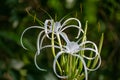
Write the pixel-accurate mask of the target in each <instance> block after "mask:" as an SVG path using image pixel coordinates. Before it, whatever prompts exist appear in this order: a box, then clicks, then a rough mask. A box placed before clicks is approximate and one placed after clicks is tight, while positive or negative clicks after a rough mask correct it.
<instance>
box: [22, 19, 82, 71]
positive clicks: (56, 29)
mask: <svg viewBox="0 0 120 80" xmlns="http://www.w3.org/2000/svg"><path fill="white" fill-rule="evenodd" d="M61 21H62V19H61V20H60V21H59V22H54V20H52V19H51V20H46V21H45V23H44V27H41V26H31V27H29V28H26V29H25V30H24V31H23V33H22V35H21V45H22V47H23V48H24V49H27V48H26V47H25V46H24V44H23V36H24V34H25V32H26V31H27V30H29V29H33V28H38V29H42V31H41V32H40V33H39V34H38V37H37V52H36V55H35V59H36V57H37V55H39V54H40V50H41V49H43V47H45V46H43V47H42V43H43V40H44V38H45V37H46V36H47V38H49V39H50V40H51V39H52V38H51V37H50V36H49V34H50V33H54V34H55V35H56V36H57V37H58V39H59V40H60V38H59V35H61V36H62V35H63V34H65V33H64V32H63V31H64V30H65V29H67V28H71V27H74V28H77V29H78V34H77V37H76V38H78V37H79V35H80V32H81V31H82V32H83V30H82V29H81V23H80V21H79V20H78V19H76V18H69V19H67V20H66V21H65V22H63V24H61ZM69 21H77V23H78V25H67V23H68V22H69ZM44 33H45V34H44ZM42 35H43V36H42ZM55 38H56V37H54V39H55ZM51 47H53V46H51ZM35 61H36V60H35ZM35 63H36V62H35ZM36 65H37V63H36ZM41 70H42V69H41Z"/></svg>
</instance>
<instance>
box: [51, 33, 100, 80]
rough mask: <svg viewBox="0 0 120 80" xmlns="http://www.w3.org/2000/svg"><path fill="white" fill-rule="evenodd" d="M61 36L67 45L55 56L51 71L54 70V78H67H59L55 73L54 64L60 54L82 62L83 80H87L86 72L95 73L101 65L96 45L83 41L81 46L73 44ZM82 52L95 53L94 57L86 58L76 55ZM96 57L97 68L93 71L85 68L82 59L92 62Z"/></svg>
mask: <svg viewBox="0 0 120 80" xmlns="http://www.w3.org/2000/svg"><path fill="white" fill-rule="evenodd" d="M62 36H64V40H65V41H66V42H67V44H66V46H64V47H63V49H62V51H60V52H58V53H57V55H56V57H55V59H54V62H53V70H54V72H55V74H56V76H57V77H59V78H67V77H68V76H60V75H59V74H57V72H56V62H57V60H58V58H59V57H60V56H61V55H62V54H70V55H72V56H76V57H78V58H79V59H80V60H81V61H82V63H83V66H84V70H85V80H87V79H88V72H87V71H95V70H97V69H98V68H99V67H100V65H101V57H100V54H99V53H98V49H97V46H96V44H95V43H93V42H91V41H85V42H82V43H81V44H78V43H77V42H74V41H72V42H71V41H69V39H68V38H67V36H66V35H65V34H64V35H62ZM86 44H92V45H93V46H94V48H90V47H83V46H84V45H86ZM82 50H89V51H92V52H94V53H95V56H94V57H87V56H85V55H80V54H77V53H78V52H79V51H82ZM96 57H98V59H99V62H98V65H97V67H95V68H93V69H90V68H88V67H87V66H86V63H85V60H84V58H85V59H88V60H92V59H95V58H96Z"/></svg>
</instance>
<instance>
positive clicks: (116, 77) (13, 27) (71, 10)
mask: <svg viewBox="0 0 120 80" xmlns="http://www.w3.org/2000/svg"><path fill="white" fill-rule="evenodd" d="M26 8H31V11H30V12H31V14H33V16H36V17H37V18H38V19H40V20H41V21H43V22H44V21H45V19H49V16H48V15H47V14H46V13H45V12H44V11H43V10H45V11H47V12H48V13H49V14H50V15H51V16H52V18H53V19H55V20H58V21H59V20H60V19H61V18H62V17H64V16H65V15H68V14H69V16H68V17H76V18H78V19H79V20H80V21H81V23H82V28H83V29H84V25H85V21H86V20H88V32H87V39H89V40H91V41H94V42H95V43H96V44H97V45H99V40H100V36H101V34H102V33H104V43H103V48H102V51H101V57H102V65H101V67H100V68H99V69H98V70H97V71H95V72H91V73H90V74H89V80H120V0H0V80H60V79H57V77H56V76H55V75H54V73H53V71H52V61H53V59H52V57H53V56H52V55H51V54H49V53H46V52H49V51H47V50H46V52H45V53H44V54H43V55H42V57H40V60H39V61H38V63H39V64H40V66H42V64H44V65H43V67H44V66H45V67H46V68H48V71H47V72H41V71H39V70H38V69H37V68H36V67H35V65H34V54H35V51H36V45H35V42H36V37H37V33H38V30H36V29H35V30H30V31H28V33H26V37H25V45H26V46H28V48H29V50H24V49H23V48H22V47H21V44H20V36H21V33H22V31H23V30H24V29H25V28H27V27H30V26H32V25H39V24H38V23H37V21H35V20H34V18H33V17H31V16H30V15H29V14H28V13H27V12H26ZM41 9H43V10H41ZM73 31H74V30H73ZM71 34H72V33H71ZM30 41H31V42H30Z"/></svg>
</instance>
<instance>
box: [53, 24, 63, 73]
mask: <svg viewBox="0 0 120 80" xmlns="http://www.w3.org/2000/svg"><path fill="white" fill-rule="evenodd" d="M51 44H52V53H53V56H54V58H55V56H56V55H55V48H54V26H53V29H52V40H51ZM57 66H58V69H59V71H60V73H61V72H62V69H61V67H60V64H59V63H58V61H57Z"/></svg>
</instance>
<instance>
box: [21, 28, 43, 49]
mask: <svg viewBox="0 0 120 80" xmlns="http://www.w3.org/2000/svg"><path fill="white" fill-rule="evenodd" d="M33 28H39V29H44V28H43V27H41V26H31V27H28V28H26V29H25V30H24V31H23V32H22V35H21V38H20V43H21V45H22V47H23V48H24V49H26V50H27V48H26V47H25V46H24V44H23V36H24V34H25V32H26V31H27V30H29V29H33Z"/></svg>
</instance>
